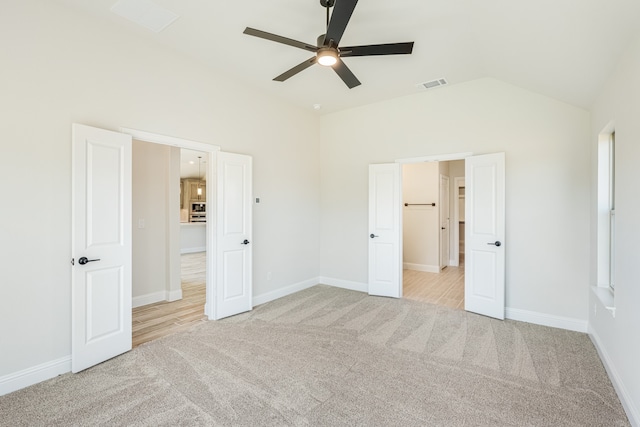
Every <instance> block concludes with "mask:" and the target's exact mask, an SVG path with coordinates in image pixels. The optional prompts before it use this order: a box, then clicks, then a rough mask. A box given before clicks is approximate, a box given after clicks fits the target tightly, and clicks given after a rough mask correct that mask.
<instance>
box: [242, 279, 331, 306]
mask: <svg viewBox="0 0 640 427" xmlns="http://www.w3.org/2000/svg"><path fill="white" fill-rule="evenodd" d="M318 279H319V278H318V277H313V278H311V279H308V280H305V281H303V282H299V283H294V284H293V285H289V286H287V287H284V288H280V289H277V290H275V291H271V292H267V293H266V294H262V295H256V296H254V297H253V300H252V302H253V306H254V307H255V306H257V305H260V304H264V303H267V302H270V301H273V300H277V299H278V298H282V297H286V296H287V295H291V294H295V293H296V292H300V291H303V290H305V289H309V288H311V287H313V286H316V285H317V284H318V283H320V282H319V280H318Z"/></svg>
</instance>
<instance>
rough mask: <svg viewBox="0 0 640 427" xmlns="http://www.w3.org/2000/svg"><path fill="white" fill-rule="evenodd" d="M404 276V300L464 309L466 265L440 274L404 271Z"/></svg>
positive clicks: (447, 269) (448, 268)
mask: <svg viewBox="0 0 640 427" xmlns="http://www.w3.org/2000/svg"><path fill="white" fill-rule="evenodd" d="M403 275H404V279H403V288H402V292H403V296H404V298H406V299H411V300H415V301H422V302H428V303H431V304H438V305H444V306H447V307H451V308H457V309H460V310H463V309H464V263H462V264H461V265H460V267H447V268H445V269H444V270H442V271H441V272H440V273H425V272H422V271H414V270H404V271H403Z"/></svg>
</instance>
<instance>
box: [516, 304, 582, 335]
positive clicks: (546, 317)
mask: <svg viewBox="0 0 640 427" xmlns="http://www.w3.org/2000/svg"><path fill="white" fill-rule="evenodd" d="M505 315H506V318H507V319H511V320H518V321H520V322H527V323H533V324H535V325H543V326H551V327H552V328H559V329H567V330H569V331H575V332H583V333H586V332H587V326H588V322H587V321H586V320H580V319H572V318H570V317H562V316H552V315H550V314H544V313H537V312H535V311H527V310H520V309H517V308H509V307H507V308H505Z"/></svg>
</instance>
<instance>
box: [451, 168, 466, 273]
mask: <svg viewBox="0 0 640 427" xmlns="http://www.w3.org/2000/svg"><path fill="white" fill-rule="evenodd" d="M464 180H465V177H464V176H454V177H453V196H452V199H453V201H454V202H453V226H449V229H450V230H451V229H452V230H453V233H451V234H452V239H451V240H452V242H451V243H452V245H451V247H452V248H453V251H452V252H451V261H450V265H451V266H452V267H459V266H460V188H462V187H464V186H465V185H464Z"/></svg>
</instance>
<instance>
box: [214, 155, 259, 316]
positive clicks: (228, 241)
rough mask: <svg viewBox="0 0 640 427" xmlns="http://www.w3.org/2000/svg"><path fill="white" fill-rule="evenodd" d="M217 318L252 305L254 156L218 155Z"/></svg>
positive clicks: (247, 308) (236, 312) (239, 311)
mask: <svg viewBox="0 0 640 427" xmlns="http://www.w3.org/2000/svg"><path fill="white" fill-rule="evenodd" d="M217 157H218V158H217V194H216V199H217V207H216V237H217V244H218V246H217V252H216V272H215V274H216V284H215V289H216V290H215V296H214V301H215V308H216V309H215V314H214V317H215V318H216V319H221V318H223V317H228V316H233V315H235V314H239V313H243V312H245V311H249V310H251V309H252V289H251V287H252V281H251V271H252V265H251V263H252V249H251V248H252V244H253V243H252V236H251V221H252V219H251V214H252V191H251V164H252V160H251V157H249V156H245V155H240V154H232V153H223V152H220V153H218V155H217Z"/></svg>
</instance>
